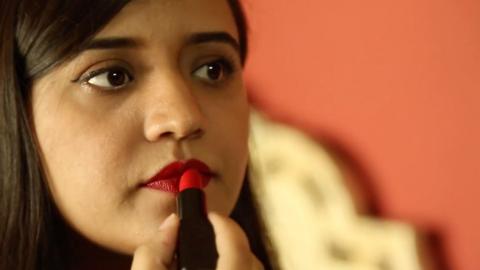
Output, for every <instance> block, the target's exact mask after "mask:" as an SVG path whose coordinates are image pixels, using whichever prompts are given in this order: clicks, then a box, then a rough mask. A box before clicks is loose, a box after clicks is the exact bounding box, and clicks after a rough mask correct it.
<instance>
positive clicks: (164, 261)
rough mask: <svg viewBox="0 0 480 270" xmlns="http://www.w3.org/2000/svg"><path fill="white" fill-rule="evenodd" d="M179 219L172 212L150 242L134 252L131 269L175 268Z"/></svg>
mask: <svg viewBox="0 0 480 270" xmlns="http://www.w3.org/2000/svg"><path fill="white" fill-rule="evenodd" d="M178 225H179V220H178V216H177V215H175V214H171V215H170V216H169V217H168V218H166V219H165V220H164V221H163V223H162V225H160V228H159V230H158V233H157V235H156V236H155V237H154V238H153V239H152V240H150V241H149V242H148V243H146V244H144V245H141V246H139V247H138V248H137V249H136V250H135V253H134V254H133V262H132V268H131V270H169V269H172V270H174V268H173V267H174V266H173V264H172V262H173V255H174V254H175V245H176V243H177V233H178Z"/></svg>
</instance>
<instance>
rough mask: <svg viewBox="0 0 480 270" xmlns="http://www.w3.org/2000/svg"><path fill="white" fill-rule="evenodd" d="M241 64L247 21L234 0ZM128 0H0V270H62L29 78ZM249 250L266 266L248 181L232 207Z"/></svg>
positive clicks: (73, 48)
mask: <svg viewBox="0 0 480 270" xmlns="http://www.w3.org/2000/svg"><path fill="white" fill-rule="evenodd" d="M227 1H228V3H229V5H230V7H231V10H232V13H233V15H234V18H235V22H236V24H237V28H238V32H239V37H240V46H241V48H240V50H241V58H242V63H244V62H245V59H246V56H247V25H246V20H245V16H244V13H243V10H242V8H241V5H240V3H239V1H238V0H227ZM128 2H129V0H103V1H100V0H95V1H93V0H91V1H88V0H69V1H64V0H49V1H34V0H16V1H9V0H7V1H1V2H0V194H1V195H0V270H7V269H8V270H10V269H22V270H27V269H29V270H32V269H65V268H66V258H67V257H68V256H66V255H68V254H64V253H63V252H65V248H64V247H63V246H62V243H64V242H65V241H64V239H62V237H63V236H64V232H65V230H66V225H65V223H64V222H63V221H62V218H61V217H60V214H59V213H58V210H57V208H56V206H55V205H54V203H53V200H52V197H51V194H50V191H49V189H48V186H47V184H46V181H45V176H44V172H43V169H42V166H41V163H40V159H39V152H38V149H37V146H36V145H37V144H36V139H35V134H34V133H33V129H32V126H31V123H32V121H31V119H30V117H31V111H30V109H29V108H30V106H29V95H30V85H31V83H32V81H33V80H34V79H36V78H39V77H41V76H42V75H43V74H45V73H47V72H48V71H49V70H51V69H52V68H54V67H55V66H57V65H59V64H60V63H62V62H64V61H66V60H68V59H69V58H71V57H73V56H75V55H76V54H77V53H78V52H79V51H81V49H82V48H83V47H82V46H85V44H87V43H88V42H89V41H90V39H92V38H93V37H94V35H95V34H96V33H97V32H98V31H99V30H100V29H101V28H102V27H103V26H104V25H106V24H107V23H108V22H109V21H110V20H111V18H113V17H114V16H115V15H116V14H117V13H118V12H119V11H120V10H121V9H122V8H123V7H124V6H125V5H126V4H127V3H128ZM231 216H232V218H234V219H235V220H237V222H238V223H239V224H240V225H241V226H242V227H243V228H244V230H245V231H246V233H247V236H248V237H249V240H250V244H251V247H252V251H253V252H254V253H255V254H256V255H257V257H258V258H259V259H260V260H261V261H262V262H263V263H264V265H265V268H266V269H271V264H270V262H269V258H268V256H267V252H266V249H265V245H264V242H263V240H262V239H264V238H263V236H262V234H261V229H262V228H261V223H260V222H259V221H260V219H259V217H258V215H257V212H256V211H255V206H254V200H253V198H252V195H251V192H250V188H249V185H248V180H247V181H244V186H243V187H242V191H241V194H240V198H239V200H238V202H237V205H236V206H235V209H234V211H233V213H232V215H231Z"/></svg>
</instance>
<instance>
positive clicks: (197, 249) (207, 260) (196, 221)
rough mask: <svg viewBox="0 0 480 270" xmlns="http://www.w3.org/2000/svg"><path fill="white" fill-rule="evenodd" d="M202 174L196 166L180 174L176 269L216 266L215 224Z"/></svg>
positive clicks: (207, 269) (192, 269)
mask: <svg viewBox="0 0 480 270" xmlns="http://www.w3.org/2000/svg"><path fill="white" fill-rule="evenodd" d="M203 178H204V176H203V174H201V173H200V172H198V171H197V170H196V169H194V168H190V169H187V170H186V171H185V172H184V174H183V175H182V176H181V178H180V185H179V189H180V192H179V193H178V194H177V211H178V216H179V217H180V228H179V229H178V239H177V240H178V242H177V256H178V260H177V270H200V269H201V270H214V269H216V264H217V259H218V252H217V248H216V245H215V233H214V231H213V226H212V224H211V223H210V221H209V220H208V218H207V207H206V202H205V194H204V193H203V190H202V185H203Z"/></svg>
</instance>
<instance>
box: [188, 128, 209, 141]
mask: <svg viewBox="0 0 480 270" xmlns="http://www.w3.org/2000/svg"><path fill="white" fill-rule="evenodd" d="M203 134H205V131H204V130H203V129H201V128H199V129H196V130H195V131H193V132H192V133H190V134H188V135H187V136H185V138H184V139H198V138H201V137H202V136H203Z"/></svg>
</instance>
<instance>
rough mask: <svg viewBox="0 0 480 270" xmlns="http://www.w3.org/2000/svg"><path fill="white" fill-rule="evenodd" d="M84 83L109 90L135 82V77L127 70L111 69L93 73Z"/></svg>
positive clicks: (120, 68)
mask: <svg viewBox="0 0 480 270" xmlns="http://www.w3.org/2000/svg"><path fill="white" fill-rule="evenodd" d="M83 81H84V82H85V83H88V84H90V85H93V86H96V87H100V88H103V89H107V90H108V89H118V88H122V87H124V86H126V85H127V84H129V83H130V82H131V81H133V76H132V75H131V74H130V73H129V72H128V71H127V70H126V69H125V68H122V67H111V68H104V69H100V70H96V71H93V72H91V73H90V74H89V75H88V76H87V78H85V79H84V80H83Z"/></svg>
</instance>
